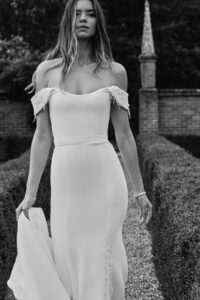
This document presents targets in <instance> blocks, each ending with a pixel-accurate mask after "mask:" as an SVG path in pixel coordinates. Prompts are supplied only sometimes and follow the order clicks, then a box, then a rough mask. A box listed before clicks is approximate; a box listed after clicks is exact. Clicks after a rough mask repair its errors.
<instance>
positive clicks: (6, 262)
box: [0, 149, 52, 299]
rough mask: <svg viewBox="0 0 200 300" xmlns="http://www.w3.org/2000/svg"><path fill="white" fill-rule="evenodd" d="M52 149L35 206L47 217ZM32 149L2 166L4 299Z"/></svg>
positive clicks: (0, 259)
mask: <svg viewBox="0 0 200 300" xmlns="http://www.w3.org/2000/svg"><path fill="white" fill-rule="evenodd" d="M51 155H52V151H50V155H49V159H48V162H47V165H46V168H45V170H44V173H43V175H42V178H41V182H40V186H39V189H38V194H37V201H36V203H35V204H34V205H33V206H36V207H38V206H39V207H41V208H42V209H43V211H44V213H45V216H46V218H47V219H49V217H50V160H51ZM29 159H30V149H29V150H28V151H26V152H25V153H24V154H22V155H21V156H20V157H19V158H17V159H13V160H10V161H8V162H6V163H3V164H2V165H1V166H0V178H1V182H0V243H1V248H0V271H1V274H4V277H3V278H1V282H0V294H1V297H2V299H3V298H4V296H5V294H6V291H7V280H8V278H9V276H10V272H11V270H12V267H13V264H14V262H15V258H16V255H17V249H16V234H17V221H16V211H15V209H16V207H17V206H18V205H19V204H20V203H21V201H22V200H23V197H24V193H25V188H26V181H27V176H28V170H29Z"/></svg>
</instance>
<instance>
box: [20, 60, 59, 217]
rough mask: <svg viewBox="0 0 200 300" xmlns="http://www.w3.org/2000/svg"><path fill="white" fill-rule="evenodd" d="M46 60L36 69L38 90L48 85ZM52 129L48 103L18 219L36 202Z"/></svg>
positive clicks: (33, 147)
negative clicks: (45, 73) (45, 72)
mask: <svg viewBox="0 0 200 300" xmlns="http://www.w3.org/2000/svg"><path fill="white" fill-rule="evenodd" d="M44 69H45V62H43V63H41V64H40V65H39V66H38V68H37V70H36V92H38V91H39V90H41V89H42V88H43V87H46V86H47V78H46V77H45V76H44ZM52 139H53V136H52V129H51V122H50V116H49V108H48V105H47V106H46V109H44V110H43V109H42V110H41V111H40V112H39V113H38V114H37V116H36V129H35V132H34V135H33V139H32V143H31V149H30V161H29V173H28V179H27V183H26V193H25V196H24V199H23V200H22V202H21V203H20V204H19V206H18V207H17V209H16V215H17V220H18V218H19V215H20V213H21V211H22V209H23V210H24V211H25V215H26V216H27V217H28V209H29V208H30V207H31V206H32V205H33V204H34V203H35V201H36V195H37V191H38V187H39V183H40V180H41V176H42V174H43V172H44V168H45V166H46V163H47V159H48V155H49V150H50V148H51V144H52Z"/></svg>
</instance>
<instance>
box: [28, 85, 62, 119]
mask: <svg viewBox="0 0 200 300" xmlns="http://www.w3.org/2000/svg"><path fill="white" fill-rule="evenodd" d="M55 91H56V88H52V87H46V88H43V89H41V90H39V91H38V92H37V93H36V94H35V95H34V96H33V97H32V98H31V103H32V106H33V113H34V119H33V122H35V120H36V115H37V114H38V113H39V112H40V111H41V110H42V109H45V108H46V105H47V103H48V101H49V99H50V97H51V95H52V94H53V93H54V92H55Z"/></svg>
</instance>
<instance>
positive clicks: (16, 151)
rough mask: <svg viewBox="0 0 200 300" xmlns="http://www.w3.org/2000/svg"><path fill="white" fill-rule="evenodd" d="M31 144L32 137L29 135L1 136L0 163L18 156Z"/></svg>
mask: <svg viewBox="0 0 200 300" xmlns="http://www.w3.org/2000/svg"><path fill="white" fill-rule="evenodd" d="M30 145H31V137H29V136H27V137H25V136H16V135H9V136H0V163H1V162H5V161H7V160H9V159H13V158H17V157H18V156H19V155H20V154H21V153H23V152H25V151H26V150H27V149H28V148H30Z"/></svg>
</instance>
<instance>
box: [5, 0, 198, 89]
mask: <svg viewBox="0 0 200 300" xmlns="http://www.w3.org/2000/svg"><path fill="white" fill-rule="evenodd" d="M101 2H102V6H103V9H104V11H105V15H106V20H107V28H108V32H109V36H110V39H111V45H112V49H113V53H114V57H115V59H116V60H117V61H119V62H121V63H122V64H123V65H124V66H125V67H126V68H127V71H128V75H129V83H130V88H131V89H137V88H139V87H140V74H139V62H138V56H139V54H140V48H141V37H142V27H143V14H144V2H143V1H141V0H123V2H122V1H119V0H115V1H109V0H104V1H103V0H101ZM0 6H1V10H0V28H1V29H0V37H1V39H11V38H12V37H13V36H21V37H22V38H23V40H24V41H25V42H27V43H28V44H29V45H30V51H31V52H34V51H36V50H37V51H40V52H44V51H46V50H47V49H48V48H50V47H52V46H54V45H55V43H56V39H57V35H58V30H59V22H60V20H61V16H62V13H63V10H64V6H65V1H59V0H43V1H40V0H29V1H26V0H0ZM150 6H151V18H152V26H153V35H154V40H155V48H156V54H157V57H158V59H157V86H158V87H162V88H163V87H164V88H180V87H182V88H193V87H194V88H195V87H198V84H199V79H200V70H199V69H198V68H197V65H198V63H199V60H200V23H199V15H200V2H199V0H190V1H187V0H182V1H178V0H171V1H166V0H151V1H150Z"/></svg>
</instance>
